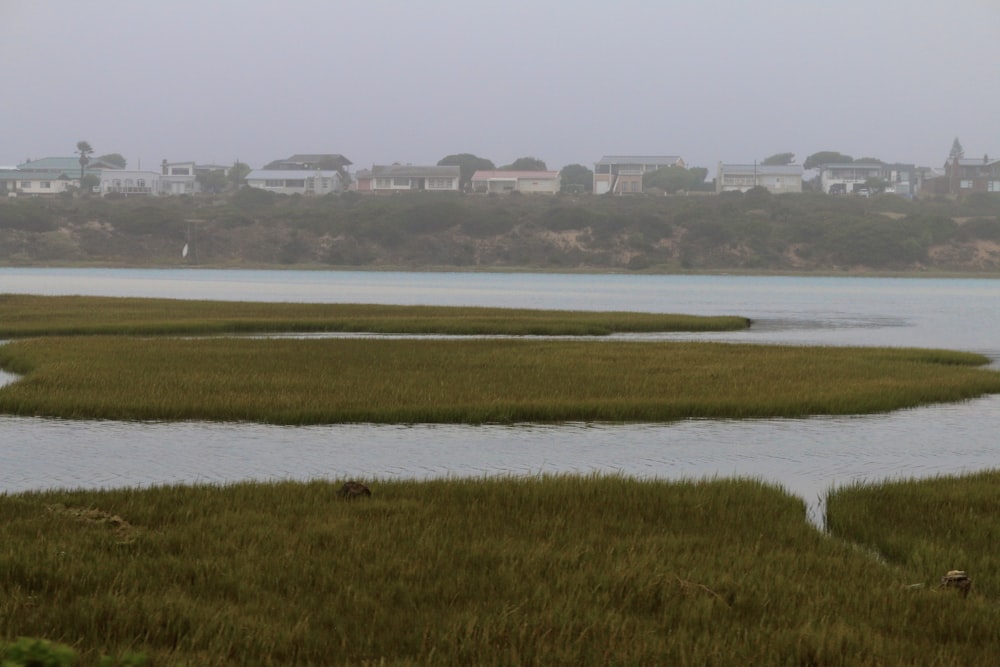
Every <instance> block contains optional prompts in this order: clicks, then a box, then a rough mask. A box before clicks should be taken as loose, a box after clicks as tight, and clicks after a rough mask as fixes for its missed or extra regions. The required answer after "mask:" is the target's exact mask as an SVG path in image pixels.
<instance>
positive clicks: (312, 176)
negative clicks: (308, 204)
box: [246, 169, 343, 195]
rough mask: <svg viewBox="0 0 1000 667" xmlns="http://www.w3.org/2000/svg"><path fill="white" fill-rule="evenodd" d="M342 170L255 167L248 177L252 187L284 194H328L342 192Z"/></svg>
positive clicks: (249, 184)
mask: <svg viewBox="0 0 1000 667" xmlns="http://www.w3.org/2000/svg"><path fill="white" fill-rule="evenodd" d="M340 178H341V177H340V172H338V171H336V170H333V169H312V170H306V169H254V170H253V171H251V172H250V173H249V174H247V177H246V183H247V185H248V186H249V187H251V188H259V189H261V190H267V191H269V192H277V193H279V194H283V195H294V194H299V195H326V194H330V193H332V192H340V190H341V188H342V187H343V186H342V183H341V180H340Z"/></svg>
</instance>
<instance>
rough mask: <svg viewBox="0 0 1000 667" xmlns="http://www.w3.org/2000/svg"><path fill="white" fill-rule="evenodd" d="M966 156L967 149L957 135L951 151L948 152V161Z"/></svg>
mask: <svg viewBox="0 0 1000 667" xmlns="http://www.w3.org/2000/svg"><path fill="white" fill-rule="evenodd" d="M964 157H965V149H964V148H962V142H961V141H959V140H958V137H955V141H953V142H951V152H950V153H948V161H949V162H950V161H952V160H954V159H955V158H958V159H959V160H961V159H962V158H964Z"/></svg>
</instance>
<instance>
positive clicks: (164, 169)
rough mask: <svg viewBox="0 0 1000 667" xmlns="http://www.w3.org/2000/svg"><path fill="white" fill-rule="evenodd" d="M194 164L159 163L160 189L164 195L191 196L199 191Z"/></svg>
mask: <svg viewBox="0 0 1000 667" xmlns="http://www.w3.org/2000/svg"><path fill="white" fill-rule="evenodd" d="M195 171H196V165H195V163H194V162H167V161H166V160H164V161H163V162H161V163H160V172H161V175H160V188H161V193H162V194H165V195H192V194H194V193H196V192H198V191H199V190H200V188H199V187H198V180H197V178H196V177H195Z"/></svg>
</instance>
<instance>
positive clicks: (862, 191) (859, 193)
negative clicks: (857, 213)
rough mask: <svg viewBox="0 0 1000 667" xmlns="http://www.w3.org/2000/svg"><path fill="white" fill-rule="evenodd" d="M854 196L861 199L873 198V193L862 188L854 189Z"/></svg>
mask: <svg viewBox="0 0 1000 667" xmlns="http://www.w3.org/2000/svg"><path fill="white" fill-rule="evenodd" d="M854 194H856V195H857V196H859V197H871V196H872V191H871V189H869V188H866V187H860V188H854Z"/></svg>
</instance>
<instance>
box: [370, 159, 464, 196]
mask: <svg viewBox="0 0 1000 667" xmlns="http://www.w3.org/2000/svg"><path fill="white" fill-rule="evenodd" d="M367 178H369V179H370V186H369V190H368V191H370V192H411V191H414V190H426V191H428V192H458V190H459V188H460V186H461V181H462V172H461V169H459V168H458V167H457V166H439V165H434V166H420V165H410V164H389V165H372V169H371V174H370V175H369V176H368V177H367Z"/></svg>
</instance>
